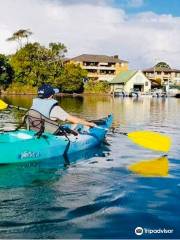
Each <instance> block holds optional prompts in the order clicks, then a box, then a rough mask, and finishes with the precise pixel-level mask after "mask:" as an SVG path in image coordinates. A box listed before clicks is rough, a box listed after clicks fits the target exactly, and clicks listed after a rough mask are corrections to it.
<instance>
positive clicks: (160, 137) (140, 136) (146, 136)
mask: <svg viewBox="0 0 180 240" xmlns="http://www.w3.org/2000/svg"><path fill="white" fill-rule="evenodd" d="M119 134H123V135H125V136H127V137H128V138H129V139H131V141H133V142H134V143H136V144H138V145H140V146H141V147H144V148H147V149H151V150H154V151H159V152H168V151H169V150H170V147H171V138H170V137H169V136H166V135H164V134H161V133H158V132H153V131H145V130H144V131H134V132H130V133H124V132H120V133H119Z"/></svg>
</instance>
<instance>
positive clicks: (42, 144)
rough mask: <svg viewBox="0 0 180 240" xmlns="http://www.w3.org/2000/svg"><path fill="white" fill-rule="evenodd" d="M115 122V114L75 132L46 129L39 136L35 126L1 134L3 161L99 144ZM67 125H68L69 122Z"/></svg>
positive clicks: (60, 153)
mask: <svg viewBox="0 0 180 240" xmlns="http://www.w3.org/2000/svg"><path fill="white" fill-rule="evenodd" d="M111 124H112V115H109V116H108V117H107V118H105V119H102V120H101V121H100V122H99V125H98V126H97V127H94V128H90V129H88V130H87V128H83V127H82V126H81V129H80V130H79V134H78V135H77V136H74V135H72V134H68V138H67V137H66V136H56V135H53V134H50V133H43V135H42V136H41V137H40V138H37V136H35V133H36V132H35V131H32V130H23V129H21V130H17V131H11V132H7V133H1V134H0V150H1V155H0V164H8V163H18V162H27V161H35V160H43V159H47V158H53V157H58V156H63V155H64V154H72V153H75V152H78V151H82V150H86V149H89V148H92V147H95V146H97V145H98V144H100V143H101V142H102V141H103V139H104V137H105V135H106V133H107V131H108V129H109V127H110V126H111ZM66 126H67V125H66Z"/></svg>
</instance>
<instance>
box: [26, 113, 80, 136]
mask: <svg viewBox="0 0 180 240" xmlns="http://www.w3.org/2000/svg"><path fill="white" fill-rule="evenodd" d="M24 121H25V123H26V127H27V130H34V131H36V132H37V133H36V136H37V137H40V136H41V135H42V133H43V132H48V133H51V134H54V135H58V136H67V134H73V135H75V136H77V135H78V134H77V132H76V131H73V130H71V129H70V128H68V127H65V126H62V125H59V124H58V123H57V122H55V121H53V120H51V119H49V118H47V117H45V116H44V115H43V114H41V113H40V112H38V111H36V110H34V109H30V110H29V111H28V112H27V113H26V115H25V119H24Z"/></svg>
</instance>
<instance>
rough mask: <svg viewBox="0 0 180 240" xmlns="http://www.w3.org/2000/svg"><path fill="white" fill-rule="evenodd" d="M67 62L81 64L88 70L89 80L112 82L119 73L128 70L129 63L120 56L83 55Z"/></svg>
mask: <svg viewBox="0 0 180 240" xmlns="http://www.w3.org/2000/svg"><path fill="white" fill-rule="evenodd" d="M65 62H66V63H74V64H79V65H80V66H81V67H82V68H83V69H85V70H87V72H88V80H94V81H111V80H112V79H113V78H114V77H115V76H116V75H117V74H118V73H120V72H122V71H126V70H128V62H127V61H124V60H120V59H119V57H118V55H115V56H107V55H95V54H94V55H93V54H82V55H80V56H77V57H74V58H71V59H68V60H66V61H65Z"/></svg>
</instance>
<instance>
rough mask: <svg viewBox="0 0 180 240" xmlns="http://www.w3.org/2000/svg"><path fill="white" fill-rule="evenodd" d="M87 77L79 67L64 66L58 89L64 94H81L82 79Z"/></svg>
mask: <svg viewBox="0 0 180 240" xmlns="http://www.w3.org/2000/svg"><path fill="white" fill-rule="evenodd" d="M85 77H87V71H86V70H84V69H82V68H81V67H80V66H79V65H75V64H73V63H68V64H66V65H64V67H63V70H62V73H61V76H60V78H59V82H58V87H59V88H60V89H61V91H62V92H65V93H75V92H76V93H81V92H83V85H84V84H83V79H84V78H85Z"/></svg>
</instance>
